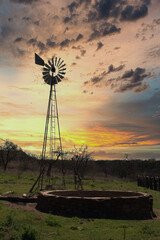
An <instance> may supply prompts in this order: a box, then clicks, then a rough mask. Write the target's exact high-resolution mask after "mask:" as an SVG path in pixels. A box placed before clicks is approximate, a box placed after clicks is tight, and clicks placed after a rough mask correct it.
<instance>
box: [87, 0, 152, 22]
mask: <svg viewBox="0 0 160 240" xmlns="http://www.w3.org/2000/svg"><path fill="white" fill-rule="evenodd" d="M149 4H150V1H149V0H141V2H140V3H139V5H137V6H135V5H127V1H126V0H121V1H118V0H99V1H96V3H95V4H93V5H92V8H91V9H90V10H89V12H88V14H87V19H86V20H85V21H87V22H93V21H99V20H106V19H109V18H114V20H116V19H118V18H119V17H120V18H121V20H123V21H134V20H137V19H139V18H142V17H145V16H146V15H147V13H148V7H147V6H148V5H149Z"/></svg>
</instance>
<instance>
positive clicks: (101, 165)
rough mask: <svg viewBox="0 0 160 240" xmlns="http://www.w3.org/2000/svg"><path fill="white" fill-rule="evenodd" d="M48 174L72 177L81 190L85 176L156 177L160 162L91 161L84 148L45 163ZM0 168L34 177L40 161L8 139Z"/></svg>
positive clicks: (0, 151) (2, 143)
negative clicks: (26, 173) (58, 159)
mask: <svg viewBox="0 0 160 240" xmlns="http://www.w3.org/2000/svg"><path fill="white" fill-rule="evenodd" d="M45 165H46V169H47V171H46V172H48V175H50V176H51V175H52V174H51V170H52V172H54V175H60V174H61V175H62V176H63V185H65V176H66V175H73V176H74V183H75V188H80V189H81V188H83V186H81V182H82V181H83V179H84V178H85V177H91V178H92V179H94V178H96V177H103V178H107V177H116V178H121V179H130V180H137V176H138V175H144V176H152V177H154V176H160V161H156V160H155V159H148V160H140V159H139V160H137V159H136V160H134V159H133V160H99V161H94V160H92V159H91V154H90V153H89V152H88V149H87V148H86V147H85V146H81V147H80V148H74V149H73V151H72V152H71V153H68V154H67V153H66V154H65V155H64V158H63V161H56V162H55V161H52V160H45ZM0 169H1V170H2V171H4V172H6V171H18V172H19V173H22V172H26V171H30V172H34V173H36V174H38V172H39V169H40V158H39V157H38V156H37V155H34V154H27V153H25V152H24V151H23V150H22V149H21V148H19V147H18V146H17V145H16V144H14V143H13V142H11V141H9V140H2V139H1V141H0Z"/></svg>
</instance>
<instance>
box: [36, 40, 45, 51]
mask: <svg viewBox="0 0 160 240" xmlns="http://www.w3.org/2000/svg"><path fill="white" fill-rule="evenodd" d="M37 47H38V48H39V50H40V51H44V50H46V47H45V44H44V43H43V42H41V41H39V42H38V43H37Z"/></svg>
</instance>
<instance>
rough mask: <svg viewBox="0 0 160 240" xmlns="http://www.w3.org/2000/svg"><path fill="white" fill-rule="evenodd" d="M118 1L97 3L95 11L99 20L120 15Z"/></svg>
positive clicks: (110, 0)
mask: <svg viewBox="0 0 160 240" xmlns="http://www.w3.org/2000/svg"><path fill="white" fill-rule="evenodd" d="M117 2H118V1H117V0H101V1H99V2H96V4H95V6H94V7H95V9H97V12H98V18H99V19H102V18H108V17H109V16H113V15H115V12H117V13H116V15H117V14H118V13H119V10H120V7H116V3H117Z"/></svg>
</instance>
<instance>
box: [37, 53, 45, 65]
mask: <svg viewBox="0 0 160 240" xmlns="http://www.w3.org/2000/svg"><path fill="white" fill-rule="evenodd" d="M35 64H37V65H41V66H44V60H43V59H42V58H41V57H40V56H38V54H36V53H35Z"/></svg>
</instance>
